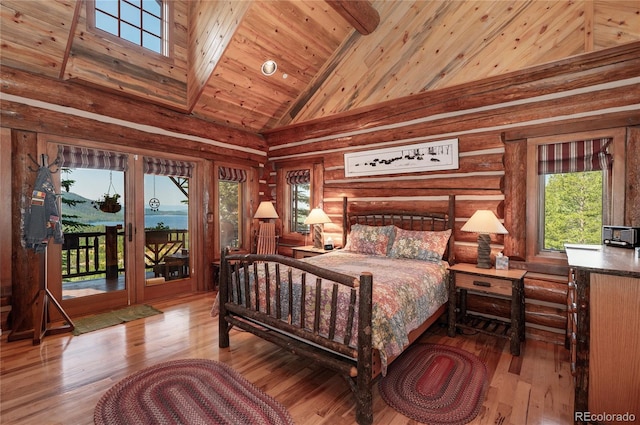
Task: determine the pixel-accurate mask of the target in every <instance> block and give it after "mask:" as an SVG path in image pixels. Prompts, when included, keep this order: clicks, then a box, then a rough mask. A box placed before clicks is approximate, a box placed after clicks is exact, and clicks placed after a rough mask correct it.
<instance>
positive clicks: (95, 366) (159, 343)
mask: <svg viewBox="0 0 640 425" xmlns="http://www.w3.org/2000/svg"><path fill="white" fill-rule="evenodd" d="M213 297H214V296H213V293H205V294H198V295H192V296H188V297H183V298H180V299H175V300H172V301H164V302H156V303H152V305H153V306H154V307H156V308H158V309H160V310H162V311H163V312H164V313H163V314H161V315H157V316H152V317H149V318H146V319H140V320H136V321H133V322H129V323H127V324H123V325H117V326H114V327H111V328H107V329H103V330H99V331H95V332H91V333H88V334H84V335H80V336H72V335H71V334H70V333H66V334H61V335H50V336H47V337H45V338H44V340H43V341H42V343H41V344H40V345H39V346H33V345H32V344H31V341H30V340H23V341H14V342H11V343H7V341H6V337H7V335H6V332H5V333H3V335H2V343H1V344H2V345H1V347H0V348H1V359H2V361H1V371H0V409H1V411H0V423H2V424H4V425H8V424H28V425H32V424H65V425H67V424H79V425H82V424H92V423H93V409H94V407H95V405H96V403H97V402H98V400H99V399H100V397H101V396H102V394H104V393H105V392H106V391H107V390H108V389H109V388H110V387H111V386H113V385H114V384H115V383H117V382H118V381H119V380H121V379H122V378H124V377H125V376H127V375H129V374H131V373H133V372H135V371H137V370H140V369H142V368H144V367H147V366H151V365H153V364H156V363H159V362H163V361H167V360H174V359H181V358H207V359H213V360H219V361H223V362H225V363H227V364H229V365H231V366H232V367H233V368H235V369H236V370H238V371H240V372H241V373H242V374H243V375H244V376H245V377H246V378H247V379H248V380H249V381H251V382H253V383H254V384H256V385H257V386H258V387H259V388H261V389H262V390H264V391H265V392H266V393H268V394H270V395H271V396H272V397H274V398H275V399H277V400H278V401H280V402H281V403H282V404H284V405H285V406H286V407H287V408H288V410H289V412H290V413H291V415H292V416H293V419H294V421H295V422H296V424H331V425H336V424H353V423H354V422H355V421H354V402H353V398H352V396H351V393H350V390H349V388H348V385H347V383H346V381H345V380H344V379H343V378H341V377H339V376H337V375H336V374H335V373H333V372H331V371H328V370H326V369H323V368H321V367H318V366H315V365H313V364H309V362H308V361H305V360H303V359H301V358H299V357H297V356H294V355H292V354H289V353H286V352H284V351H282V350H280V349H279V348H278V347H276V346H275V345H273V344H271V343H268V342H266V341H263V340H261V339H259V338H257V337H255V336H253V335H252V334H249V333H246V332H240V331H233V333H232V335H231V348H230V349H224V350H220V349H218V335H217V319H214V318H212V317H211V316H210V314H209V312H210V308H211V305H212V302H213ZM421 341H422V342H431V343H441V344H447V345H454V346H457V347H460V348H463V349H465V350H467V351H469V352H472V353H474V354H476V355H477V356H478V357H479V358H481V359H482V360H483V361H484V362H485V363H486V364H487V367H488V370H489V378H490V388H489V390H488V394H487V398H486V400H485V402H484V405H483V408H482V410H481V412H480V414H479V415H478V417H477V418H476V419H475V420H474V421H473V422H472V424H492V425H508V424H514V425H527V424H544V425H549V424H570V423H572V422H573V421H572V411H573V388H574V386H573V379H572V377H571V374H570V372H569V364H568V360H569V359H568V352H567V351H566V350H565V349H564V348H563V347H560V346H557V345H552V344H548V343H543V342H539V341H527V342H526V344H525V346H524V349H523V352H522V355H521V356H520V357H513V356H511V355H510V354H509V348H508V344H506V343H505V342H506V341H505V340H502V339H499V338H494V337H491V336H486V335H470V336H466V335H465V336H458V337H456V338H449V337H447V336H446V331H445V329H444V328H443V327H441V326H440V325H438V324H436V325H434V326H433V327H432V328H431V329H429V330H428V331H427V332H426V333H425V334H424V335H423V336H422V337H421ZM373 397H374V423H375V424H398V425H400V424H415V423H416V422H415V421H413V420H410V419H408V418H406V417H405V416H403V415H401V414H399V413H397V412H395V411H394V410H393V409H392V408H390V407H389V406H387V405H386V404H385V402H384V401H383V400H382V399H381V397H380V394H379V393H378V390H377V386H376V389H375V390H374V396H373Z"/></svg>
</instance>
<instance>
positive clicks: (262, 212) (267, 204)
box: [253, 201, 278, 219]
mask: <svg viewBox="0 0 640 425" xmlns="http://www.w3.org/2000/svg"><path fill="white" fill-rule="evenodd" d="M253 218H258V219H271V218H278V213H277V212H276V209H275V207H274V206H273V203H271V201H262V202H260V205H258V209H257V210H256V213H255V214H254V216H253Z"/></svg>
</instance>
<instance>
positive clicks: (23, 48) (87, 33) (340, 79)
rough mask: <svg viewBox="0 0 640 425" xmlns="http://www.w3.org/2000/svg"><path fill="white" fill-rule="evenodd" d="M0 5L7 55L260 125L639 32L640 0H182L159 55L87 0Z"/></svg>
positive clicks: (59, 73) (14, 0)
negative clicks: (166, 50)
mask: <svg viewBox="0 0 640 425" xmlns="http://www.w3.org/2000/svg"><path fill="white" fill-rule="evenodd" d="M0 5H1V6H0V11H1V21H0V42H1V47H2V52H1V64H2V65H3V66H8V67H14V68H18V69H21V70H26V71H29V72H32V73H36V74H40V75H45V76H48V77H51V78H55V79H61V80H68V81H73V82H78V83H82V84H89V85H93V86H99V87H103V88H104V89H106V90H109V91H112V92H116V93H120V94H122V95H125V96H129V97H134V98H140V99H143V100H145V101H148V102H152V103H154V104H158V105H162V106H166V107H168V108H171V109H173V110H176V111H179V112H183V113H188V114H192V115H194V116H197V117H200V118H203V119H206V120H209V121H211V122H215V123H218V124H223V125H226V126H229V127H233V128H238V129H242V130H246V131H249V132H252V133H265V132H269V131H273V130H274V129H277V128H280V127H283V126H286V125H289V124H295V123H300V122H305V121H309V120H314V119H317V118H322V117H327V116H330V115H333V114H337V113H342V112H348V111H352V110H354V109H357V108H361V107H365V106H371V105H374V104H378V103H381V102H385V101H389V100H393V99H398V98H402V97H405V96H408V95H411V94H415V93H418V92H422V91H426V90H432V89H437V88H443V87H449V86H453V85H456V84H460V83H465V82H469V81H475V80H478V79H482V78H485V77H489V76H494V75H500V74H503V73H506V72H509V71H513V70H517V69H524V68H527V67H531V66H534V65H538V64H541V63H545V62H550V61H554V60H558V59H562V58H565V57H568V56H572V55H576V54H580V53H584V52H589V51H593V50H600V49H603V48H607V47H612V46H615V45H619V44H624V43H629V42H633V41H637V40H640V2H638V1H635V0H632V1H610V0H584V1H581V0H577V1H555V0H554V1H542V0H529V1H523V0H509V1H440V0H433V1H431V0H416V1H409V0H406V1H389V0H375V1H372V2H349V1H343V0H327V1H320V0H316V1H300V0H297V1H296V0H280V1H258V0H256V1H229V0H220V1H210V0H197V1H196V0H193V1H186V0H176V1H172V2H170V7H171V21H170V23H171V26H170V31H169V36H170V40H171V42H170V46H171V48H170V55H169V57H161V56H159V55H156V54H153V53H150V52H148V51H144V50H143V49H141V48H139V47H137V46H133V45H129V44H128V43H126V42H117V41H114V40H112V39H111V38H109V37H107V36H105V35H104V33H101V32H100V31H97V30H95V29H93V28H92V27H91V24H90V21H91V20H90V19H87V10H89V9H88V8H89V7H90V5H91V2H90V1H88V0H87V1H83V0H78V1H74V0H56V1H50V0H36V1H23V0H2V1H1V2H0ZM267 59H273V60H275V61H276V62H277V63H278V69H277V72H276V73H275V74H274V75H273V76H270V77H267V76H265V75H263V74H262V73H261V71H260V67H261V65H262V63H263V62H264V61H265V60H267ZM62 102H63V101H62Z"/></svg>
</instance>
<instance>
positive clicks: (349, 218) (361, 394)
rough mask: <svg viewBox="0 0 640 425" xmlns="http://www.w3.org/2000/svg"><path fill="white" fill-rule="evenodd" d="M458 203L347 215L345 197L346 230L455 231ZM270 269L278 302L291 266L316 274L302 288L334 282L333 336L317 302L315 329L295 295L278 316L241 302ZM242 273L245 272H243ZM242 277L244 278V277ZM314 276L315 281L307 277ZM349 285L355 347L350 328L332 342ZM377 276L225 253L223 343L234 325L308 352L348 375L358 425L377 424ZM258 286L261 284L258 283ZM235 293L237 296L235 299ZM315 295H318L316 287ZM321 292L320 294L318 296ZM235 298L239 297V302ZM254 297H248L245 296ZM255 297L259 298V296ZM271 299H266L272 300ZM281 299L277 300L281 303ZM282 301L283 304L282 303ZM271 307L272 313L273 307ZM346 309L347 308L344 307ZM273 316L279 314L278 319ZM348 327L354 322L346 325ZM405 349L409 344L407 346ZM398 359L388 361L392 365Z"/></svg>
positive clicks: (276, 309)
mask: <svg viewBox="0 0 640 425" xmlns="http://www.w3.org/2000/svg"><path fill="white" fill-rule="evenodd" d="M454 204H455V198H454V197H453V196H450V197H449V207H448V213H447V214H444V213H416V212H407V211H382V212H369V211H368V212H362V213H352V214H347V213H346V211H347V201H346V198H345V199H344V207H345V208H344V210H343V211H345V214H344V217H343V232H344V235H345V237H344V238H343V241H346V240H347V239H346V235H347V233H348V230H349V229H350V227H351V225H353V224H367V225H376V226H381V225H390V224H393V225H396V226H398V227H401V228H404V229H413V230H446V229H453V224H454V217H455V214H454ZM453 252H454V251H453V232H452V235H451V238H450V240H449V245H448V248H447V253H445V259H447V260H448V261H449V262H450V263H453ZM269 267H271V268H272V271H273V268H275V276H276V279H275V282H270V281H269V279H267V281H266V283H265V286H266V291H267V292H268V293H270V294H273V293H274V291H275V299H276V300H280V288H283V287H285V285H289V294H291V293H292V291H291V289H290V288H291V285H292V278H291V269H297V270H299V271H301V272H302V273H303V274H304V275H305V277H306V274H310V275H313V276H314V277H315V278H316V279H315V280H314V281H313V282H310V281H309V282H307V281H306V279H304V281H303V283H302V288H303V291H304V287H305V285H306V286H307V287H308V286H311V285H316V288H319V285H320V284H321V283H322V281H324V282H325V285H326V282H330V283H331V285H332V302H331V306H332V307H331V308H332V311H331V320H330V329H329V337H328V338H327V337H324V336H322V335H320V334H319V332H318V323H319V319H318V318H319V315H320V311H319V308H318V307H317V306H318V304H319V303H318V302H316V311H315V312H314V314H315V321H314V322H315V323H314V324H313V327H314V329H309V328H308V326H305V327H301V326H300V325H299V323H293V322H292V319H291V317H292V314H291V305H292V302H291V300H292V298H291V296H290V297H289V301H290V302H289V315H288V317H280V312H281V308H280V305H277V306H271V305H270V303H269V302H267V305H266V310H267V311H266V313H264V312H261V311H257V309H256V308H255V307H254V306H251V305H250V302H245V303H243V302H242V301H241V299H242V297H241V296H240V295H239V294H248V293H249V291H250V285H249V276H250V275H251V274H252V275H254V276H255V275H257V273H258V270H263V268H264V270H265V272H266V274H267V275H268V274H269ZM240 271H242V273H240ZM234 275H235V277H236V279H235V281H236V282H237V283H235V288H233V287H232V285H234V283H233V281H234V280H233V277H234ZM241 275H242V276H244V278H243V279H240V276H241ZM309 280H311V279H309ZM340 285H342V287H346V288H348V289H347V290H348V291H350V293H351V302H350V305H349V307H348V312H346V313H344V314H347V317H348V323H353V320H354V319H355V314H354V311H355V307H356V299H357V300H358V306H357V307H358V317H357V320H358V330H357V348H353V347H350V346H349V345H348V342H349V341H350V340H351V338H352V335H351V334H350V332H349V331H347V332H346V335H345V336H344V341H343V342H336V341H334V336H335V334H336V329H335V323H336V320H335V317H336V316H337V311H336V310H337V301H336V300H337V292H338V287H339V286H340ZM372 285H373V276H372V274H371V273H368V272H365V273H362V274H361V275H360V276H359V277H358V278H354V277H353V276H349V275H346V274H342V273H337V272H335V271H332V270H329V269H325V268H321V267H318V266H315V265H313V264H309V263H306V262H304V261H301V260H296V259H293V258H290V257H285V256H280V255H257V254H232V255H230V254H229V253H227V252H223V253H222V259H221V273H220V292H219V297H220V302H219V313H220V314H219V346H220V348H226V347H229V332H230V330H231V328H232V327H233V326H237V327H239V328H241V329H243V330H246V331H248V332H251V333H253V334H255V335H257V336H259V337H261V338H263V339H265V340H267V341H270V342H273V343H275V344H277V345H279V346H281V347H282V348H284V349H286V350H288V351H290V352H292V353H294V354H298V355H302V356H305V357H307V358H309V359H312V360H313V361H316V362H318V363H320V364H321V365H323V366H325V367H327V368H330V369H332V370H335V371H337V372H338V373H340V374H341V375H342V376H344V377H345V379H346V380H347V382H348V383H349V386H350V388H351V390H352V392H353V394H354V396H355V399H356V421H357V422H358V424H360V425H365V424H367V425H368V424H371V423H372V422H373V405H372V404H373V401H372V386H373V384H374V381H375V379H376V378H377V377H378V376H379V375H380V373H381V365H380V355H379V352H378V350H375V349H372V325H371V320H372V293H373V289H372ZM255 286H256V287H257V285H255ZM234 290H235V294H236V295H238V296H237V297H234V296H233V294H234ZM315 293H316V294H320V291H319V290H316V292H315ZM318 296H319V295H318ZM233 298H236V299H235V300H234V299H233ZM244 298H245V299H250V297H244ZM256 298H257V297H256ZM270 298H271V297H267V299H270ZM277 303H278V302H277ZM278 304H279V303H278ZM272 310H273V311H272ZM300 311H301V312H302V313H301V316H305V313H304V306H300ZM345 311H346V310H345ZM445 311H446V304H445V305H443V306H441V307H440V308H439V309H438V310H437V311H436V313H435V314H433V315H432V316H431V317H430V318H429V319H427V321H426V322H425V323H424V324H422V325H421V326H420V327H419V328H418V329H415V330H414V331H412V332H411V333H410V335H409V341H410V342H409V345H410V344H411V343H413V342H414V341H415V340H416V339H417V338H418V337H419V336H420V335H421V334H422V333H423V332H424V331H425V330H426V329H427V328H428V327H429V326H431V325H432V324H433V323H435V321H436V320H438V318H439V317H440V316H441V315H442V314H444V312H445ZM274 314H275V317H274ZM347 328H348V329H350V328H351V326H349V325H348V326H347ZM405 348H406V347H405ZM393 360H394V358H390V359H388V363H389V364H390V363H391V362H392V361H393Z"/></svg>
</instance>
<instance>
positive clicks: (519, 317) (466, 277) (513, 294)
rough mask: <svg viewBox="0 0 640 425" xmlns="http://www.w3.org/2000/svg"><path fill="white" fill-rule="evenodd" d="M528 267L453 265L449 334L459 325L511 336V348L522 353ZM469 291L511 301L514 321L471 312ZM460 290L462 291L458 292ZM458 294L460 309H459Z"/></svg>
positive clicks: (516, 353)
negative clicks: (501, 268)
mask: <svg viewBox="0 0 640 425" xmlns="http://www.w3.org/2000/svg"><path fill="white" fill-rule="evenodd" d="M525 274H526V270H514V269H511V270H496V269H494V268H492V269H479V268H477V267H476V266H475V265H473V264H463V263H460V264H455V265H453V266H451V267H450V268H449V332H448V334H449V336H450V337H454V336H455V335H456V328H461V329H473V330H475V331H478V332H482V333H487V334H491V335H497V336H499V337H503V338H508V339H509V340H510V343H511V346H510V351H511V354H513V355H514V356H519V355H520V344H521V342H522V341H524V275H525ZM467 291H472V292H476V293H479V294H482V295H484V296H488V297H495V298H502V299H509V300H510V301H511V316H510V320H509V321H506V320H501V319H494V318H489V317H484V316H479V315H471V314H468V313H467ZM458 292H459V294H458ZM458 296H459V297H460V303H459V308H458V309H457V308H456V302H457V298H458ZM456 310H458V311H456Z"/></svg>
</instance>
